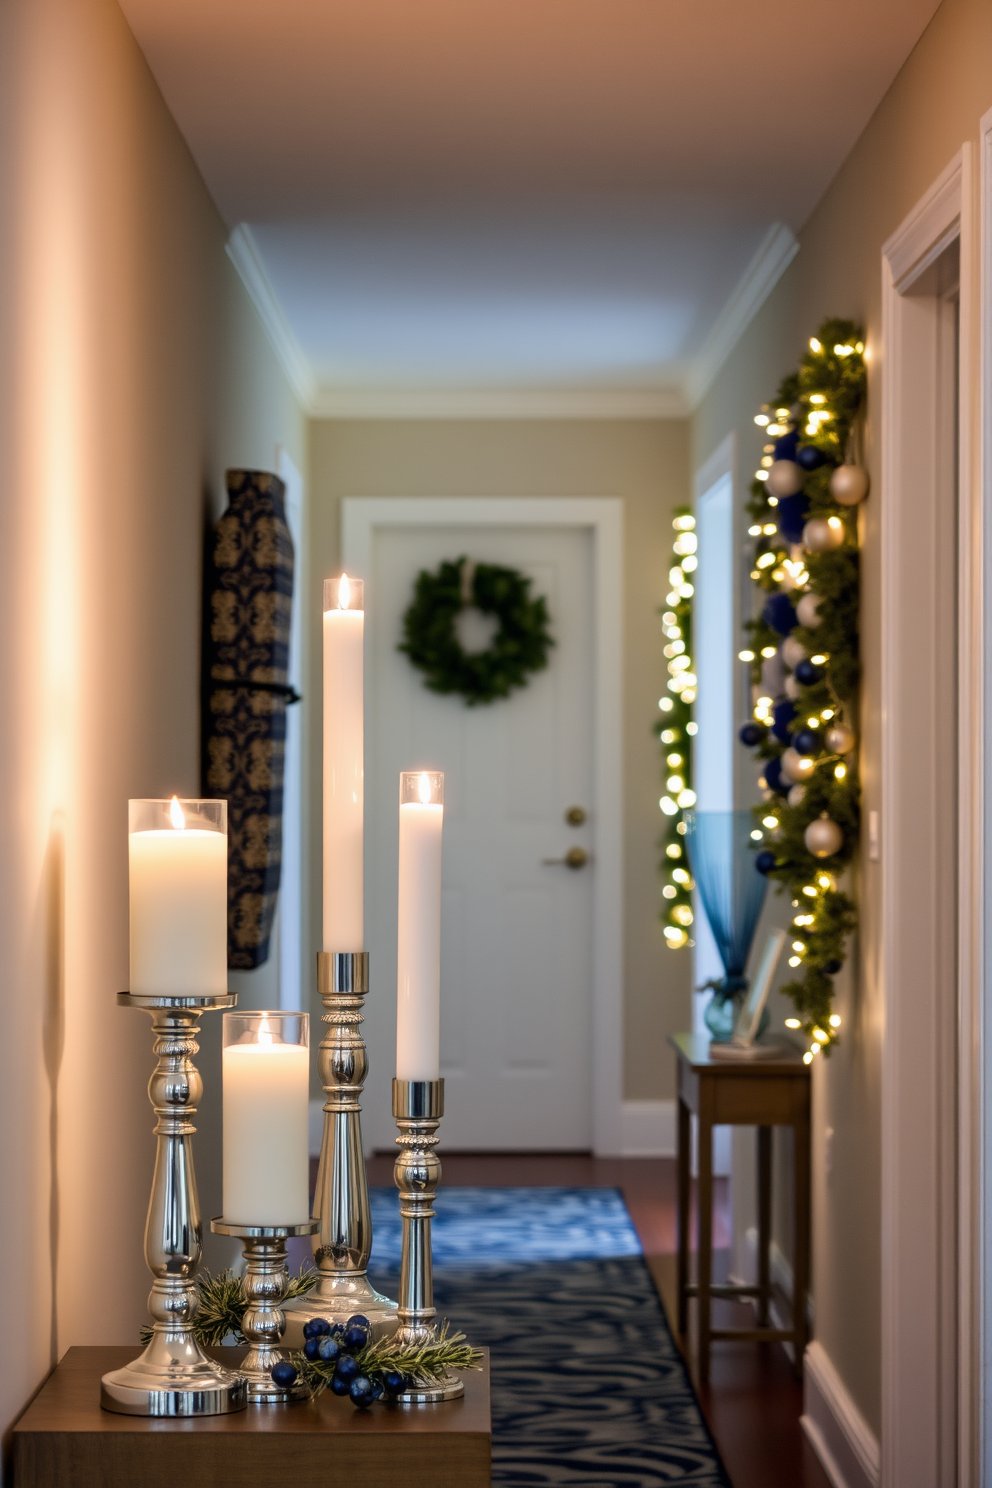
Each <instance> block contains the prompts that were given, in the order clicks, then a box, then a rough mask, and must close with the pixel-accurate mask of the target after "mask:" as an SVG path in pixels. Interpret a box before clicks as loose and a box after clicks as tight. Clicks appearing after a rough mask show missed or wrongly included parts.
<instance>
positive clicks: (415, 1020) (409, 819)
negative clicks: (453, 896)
mask: <svg viewBox="0 0 992 1488" xmlns="http://www.w3.org/2000/svg"><path fill="white" fill-rule="evenodd" d="M443 819H444V776H443V775H442V774H440V773H438V772H436V771H430V770H415V771H409V772H404V773H403V774H402V775H401V776H400V878H399V926H398V930H399V933H398V940H397V959H396V1075H397V1078H398V1079H400V1080H436V1079H437V1078H438V1074H439V1072H440V1053H439V1045H440V1023H441V825H442V822H443Z"/></svg>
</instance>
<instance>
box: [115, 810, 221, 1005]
mask: <svg viewBox="0 0 992 1488" xmlns="http://www.w3.org/2000/svg"><path fill="white" fill-rule="evenodd" d="M128 817H129V831H128V877H129V888H130V894H129V899H130V921H131V926H130V928H131V976H130V984H129V985H130V991H131V992H132V993H133V994H134V995H135V996H142V997H170V996H171V997H205V996H213V995H217V994H223V993H226V992H227V802H226V801H180V800H179V799H178V797H176V796H173V798H172V800H171V802H170V801H140V800H139V801H129V802H128Z"/></svg>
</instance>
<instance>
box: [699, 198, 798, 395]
mask: <svg viewBox="0 0 992 1488" xmlns="http://www.w3.org/2000/svg"><path fill="white" fill-rule="evenodd" d="M798 252H799V243H798V242H797V240H796V238H795V236H794V234H793V233H791V232H790V231H789V229H788V228H787V227H786V226H785V224H784V223H782V222H776V223H775V224H774V226H772V227H770V228H769V229H768V232H767V233H766V235H765V238H764V240H763V242H762V244H761V246H760V248H759V249H758V251H757V253H756V254H755V255H754V257H753V258H752V260H751V262H750V263H749V264H748V266H747V268H746V269H745V270H744V273H743V274H742V275H741V277H740V280H739V281H738V284H737V288H736V289H735V290H734V291H733V293H732V294H731V296H730V298H729V299H728V300H727V303H726V304H725V305H724V307H723V309H722V310H721V311H720V314H719V315H718V316H717V318H716V322H715V324H714V325H713V327H712V329H711V330H710V333H709V335H708V336H707V337H706V340H705V341H704V342H703V345H702V347H701V348H700V350H699V352H698V353H697V355H696V356H695V357H694V358H693V362H692V366H691V367H690V369H689V373H688V376H687V377H686V379H685V397H686V402H687V404H688V406H689V409H690V410H694V409H696V408H698V406H699V404H700V403H701V402H702V400H703V398H704V397H705V395H706V393H707V392H708V391H709V389H710V388H711V387H712V385H713V383H714V381H715V380H716V376H717V373H718V372H719V371H720V368H721V367H722V366H723V364H724V362H725V361H726V360H727V358H728V356H729V355H730V353H731V352H732V351H733V349H734V347H735V346H736V345H737V343H738V341H739V340H740V338H741V336H743V334H744V332H745V331H746V330H747V328H748V326H749V325H750V324H751V322H752V320H753V319H754V317H755V316H756V315H757V313H758V311H759V310H760V309H761V307H762V305H763V304H764V303H765V301H766V300H767V298H768V296H769V295H770V294H771V292H772V290H773V289H774V288H775V286H776V284H777V283H778V281H779V280H780V279H781V277H782V275H783V274H784V273H785V271H786V269H787V268H788V267H789V265H790V263H791V262H792V260H793V259H794V258H795V256H796V254H797V253H798Z"/></svg>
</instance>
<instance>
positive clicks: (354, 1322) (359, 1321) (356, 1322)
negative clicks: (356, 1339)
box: [345, 1312, 372, 1333]
mask: <svg viewBox="0 0 992 1488" xmlns="http://www.w3.org/2000/svg"><path fill="white" fill-rule="evenodd" d="M345 1327H346V1328H364V1329H365V1331H366V1333H371V1332H372V1324H371V1323H370V1322H369V1320H368V1318H367V1317H366V1316H365V1314H364V1312H353V1313H352V1315H351V1317H350V1318H349V1319H348V1321H347V1322H346V1323H345Z"/></svg>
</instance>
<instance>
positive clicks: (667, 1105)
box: [620, 1100, 675, 1157]
mask: <svg viewBox="0 0 992 1488" xmlns="http://www.w3.org/2000/svg"><path fill="white" fill-rule="evenodd" d="M621 1121H622V1136H621V1152H620V1156H621V1157H674V1156H675V1102H674V1101H673V1100H628V1101H624V1103H623V1111H622V1115H621Z"/></svg>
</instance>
